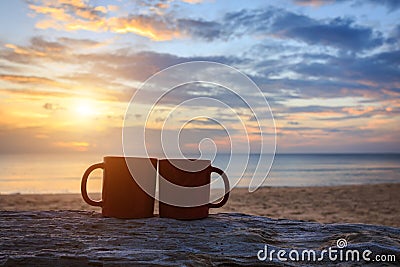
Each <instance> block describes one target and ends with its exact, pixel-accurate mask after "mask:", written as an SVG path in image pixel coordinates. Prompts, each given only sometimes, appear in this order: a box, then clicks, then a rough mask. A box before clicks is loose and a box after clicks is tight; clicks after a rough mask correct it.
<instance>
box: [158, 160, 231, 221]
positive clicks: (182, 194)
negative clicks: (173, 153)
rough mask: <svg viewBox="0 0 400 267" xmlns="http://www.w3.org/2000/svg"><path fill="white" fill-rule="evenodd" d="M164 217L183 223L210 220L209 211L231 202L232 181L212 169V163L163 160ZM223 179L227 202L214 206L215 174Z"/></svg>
mask: <svg viewBox="0 0 400 267" xmlns="http://www.w3.org/2000/svg"><path fill="white" fill-rule="evenodd" d="M158 172H159V175H160V176H159V192H160V203H159V213H160V217H166V218H174V219H181V220H194V219H201V218H206V217H207V216H208V213H209V208H220V207H222V206H223V205H224V204H225V203H226V202H227V201H228V198H229V189H230V188H229V180H228V177H227V176H226V174H225V173H224V172H223V171H222V170H220V169H218V168H216V167H213V166H211V161H210V160H191V159H164V160H159V166H158ZM212 172H216V173H218V174H219V175H221V176H222V179H223V181H224V185H225V193H224V196H223V199H222V200H221V201H220V202H219V203H216V204H214V203H209V202H210V181H211V173H212Z"/></svg>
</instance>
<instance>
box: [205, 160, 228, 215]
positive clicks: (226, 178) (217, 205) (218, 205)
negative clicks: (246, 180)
mask: <svg viewBox="0 0 400 267" xmlns="http://www.w3.org/2000/svg"><path fill="white" fill-rule="evenodd" d="M211 172H216V173H218V174H219V175H221V177H222V179H223V180H224V185H225V195H224V198H223V199H222V200H221V201H220V202H219V203H209V204H208V207H210V208H220V207H222V206H223V205H225V204H226V202H227V201H228V198H229V189H230V186H229V180H228V176H226V174H225V172H224V171H222V170H221V169H219V168H216V167H211Z"/></svg>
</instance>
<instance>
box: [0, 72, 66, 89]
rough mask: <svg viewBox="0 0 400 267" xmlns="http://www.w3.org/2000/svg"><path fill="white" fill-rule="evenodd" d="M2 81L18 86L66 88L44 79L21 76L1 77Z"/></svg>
mask: <svg viewBox="0 0 400 267" xmlns="http://www.w3.org/2000/svg"><path fill="white" fill-rule="evenodd" d="M0 80H3V81H7V82H11V83H18V84H39V85H48V86H56V87H63V88H65V87H66V86H65V84H63V83H60V82H57V81H54V80H51V79H48V78H43V77H36V76H20V75H0Z"/></svg>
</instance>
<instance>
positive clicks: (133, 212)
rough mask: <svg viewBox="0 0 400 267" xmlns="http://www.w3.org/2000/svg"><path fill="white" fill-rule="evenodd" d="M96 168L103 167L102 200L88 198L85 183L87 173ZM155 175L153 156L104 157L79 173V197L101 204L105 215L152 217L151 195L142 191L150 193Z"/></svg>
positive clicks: (155, 167)
mask: <svg viewBox="0 0 400 267" xmlns="http://www.w3.org/2000/svg"><path fill="white" fill-rule="evenodd" d="M127 163H128V165H127ZM128 166H129V168H128ZM98 168H100V169H103V189H102V199H101V200H100V201H95V200H92V199H90V198H89V196H88V194H87V190H86V184H87V179H88V177H89V174H90V173H91V172H92V171H93V170H95V169H98ZM129 170H131V172H132V174H131V172H130V171H129ZM156 176H157V159H152V158H134V157H104V161H103V162H102V163H97V164H94V165H92V166H90V167H89V168H88V169H87V170H86V171H85V173H84V174H83V177H82V184H81V193H82V197H83V199H84V200H85V201H86V203H88V204H89V205H92V206H99V207H102V214H103V216H105V217H114V218H127V219H130V218H147V217H152V216H153V212H154V198H153V197H152V196H150V195H148V194H147V193H146V192H149V194H153V196H154V194H155V185H156ZM139 184H140V186H139Z"/></svg>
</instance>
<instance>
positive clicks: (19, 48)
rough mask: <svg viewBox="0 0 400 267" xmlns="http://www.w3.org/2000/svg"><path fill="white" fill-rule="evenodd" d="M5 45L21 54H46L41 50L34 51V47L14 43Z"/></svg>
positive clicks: (41, 55) (40, 55) (42, 55)
mask: <svg viewBox="0 0 400 267" xmlns="http://www.w3.org/2000/svg"><path fill="white" fill-rule="evenodd" d="M5 47H7V48H10V49H12V50H14V53H16V54H19V55H34V56H39V57H44V56H46V53H43V52H40V51H34V50H32V49H26V48H23V47H19V46H16V45H13V44H5Z"/></svg>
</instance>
